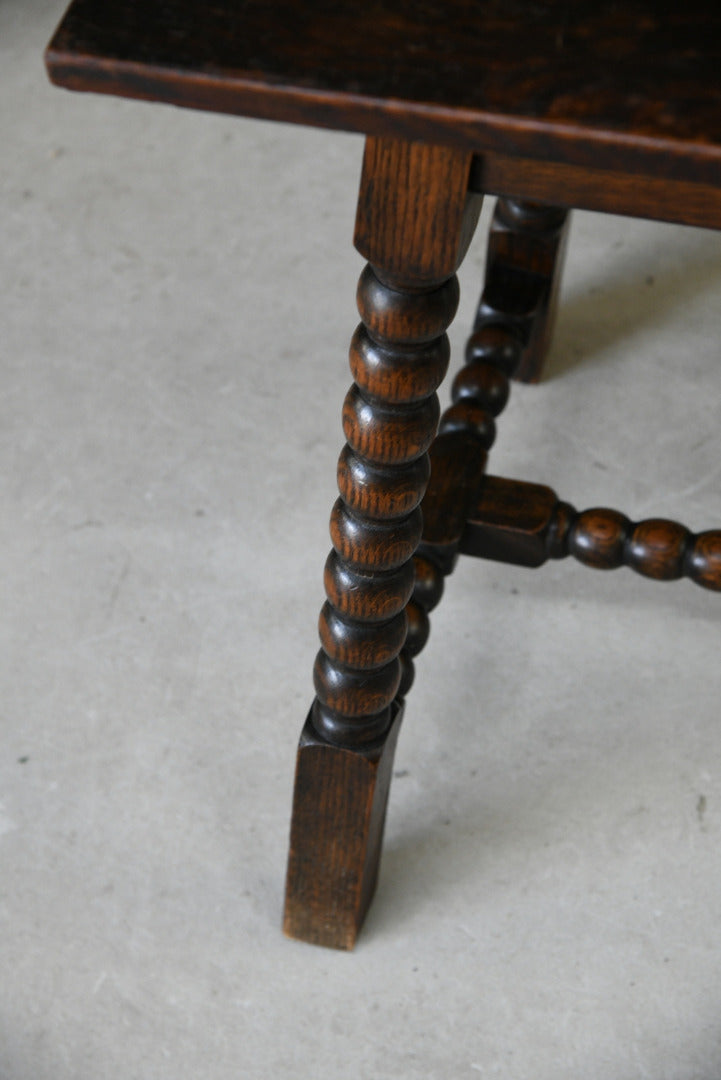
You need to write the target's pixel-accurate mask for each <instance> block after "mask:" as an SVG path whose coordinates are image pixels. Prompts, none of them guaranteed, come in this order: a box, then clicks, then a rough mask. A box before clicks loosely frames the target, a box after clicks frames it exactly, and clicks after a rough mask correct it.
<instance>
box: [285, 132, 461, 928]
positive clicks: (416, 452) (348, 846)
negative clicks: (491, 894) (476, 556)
mask: <svg viewBox="0 0 721 1080" xmlns="http://www.w3.org/2000/svg"><path fill="white" fill-rule="evenodd" d="M470 163H471V155H470V153H468V152H467V151H465V150H448V149H440V150H439V149H438V148H434V147H426V146H421V145H418V146H413V147H409V146H408V145H407V144H405V143H403V142H401V141H398V140H393V139H389V140H377V139H369V140H368V143H367V146H366V155H365V159H364V167H363V175H362V180H361V190H360V195H359V199H358V217H357V223H356V241H357V244H358V246H359V248H360V250H361V252H362V253H363V254H364V255H365V256H366V258H368V259H369V260H370V262H369V264H368V265H367V266H366V268H365V270H364V271H363V273H362V274H361V279H360V282H359V285H358V296H357V298H358V310H359V312H360V316H361V325H360V326H359V327H358V329H357V330H356V332H355V334H354V336H353V340H352V342H351V349H350V366H351V370H352V372H353V375H354V379H355V381H354V383H353V386H352V387H351V389H350V391H349V392H348V395H347V397H346V400H345V404H344V407H343V428H344V432H345V436H346V439H347V443H346V445H345V447H344V448H343V450H342V452H341V455H340V460H339V463H338V474H337V475H338V490H339V495H340V497H339V499H338V500H337V502H336V504H335V507H334V508H333V512H332V515H331V538H332V541H333V550H332V551H331V553H330V555H329V557H328V561H327V563H326V569H325V590H326V597H327V599H326V603H325V604H324V606H323V609H322V611H321V615H320V622H319V629H320V638H321V650H320V652H319V653H318V656H317V658H316V663H315V669H314V682H315V690H316V699H315V702H314V703H313V706H312V709H311V712H310V717H309V721H308V725H307V727H306V730H305V733H304V735H303V738H302V739H301V744H300V746H299V749H298V764H297V772H296V788H295V796H294V809H293V824H292V841H291V855H290V858H289V863H288V877H287V882H286V920H285V926H286V930H287V932H288V933H289V934H291V935H293V936H294V937H301V938H303V939H304V940H308V941H313V942H316V943H321V944H325V945H330V946H335V947H340V948H349V947H350V946H351V945H352V943H353V941H354V939H355V934H356V933H357V931H358V929H359V926H360V922H361V921H362V918H363V915H364V913H365V910H366V907H367V904H368V901H369V899H370V895H371V893H372V890H373V887H374V884H375V876H376V873H377V867H378V860H379V857H380V843H381V836H382V827H380V826H379V822H382V819H383V817H384V815H385V801H386V799H387V795H388V784H389V778H390V766H389V764H388V762H389V760H392V743H393V740H394V738H395V732H396V730H397V724H396V722H395V719H394V718H395V716H396V714H397V711H398V709H399V708H400V696H399V693H400V687H401V681H402V678H403V676H404V673H405V671H406V668H407V665H406V663H405V661H402V660H401V656H400V654H401V649H402V647H403V645H404V643H405V641H406V637H407V628H408V626H409V624H410V625H411V627H412V630H413V633H414V635H415V637H414V640H415V641H416V642H417V641H418V640H419V639H420V636H421V635H422V633H423V629H424V619H425V613H424V612H423V611H415V610H414V609H413V608H412V607H411V610H410V613H409V612H408V610H407V605H408V603H409V601H410V600H411V596H412V592H413V589H414V565H413V561H412V558H413V553H414V551H415V549H416V547H417V545H418V542H419V540H420V537H421V529H422V516H421V512H420V509H419V504H420V501H421V498H422V496H423V493H424V491H425V489H426V485H427V483H428V477H429V460H428V448H429V447H430V445H431V443H432V441H433V439H434V436H435V433H436V428H437V425H438V416H439V412H440V407H439V404H438V398H437V396H436V388H437V387H438V385H439V384H440V382H441V380H442V378H443V376H444V374H445V372H446V368H447V365H448V357H449V345H448V339H447V336H446V328H447V327H448V324H449V323H450V321H451V319H452V318H453V315H454V314H455V310H456V306H457V304H458V282H457V279H456V276H455V270H456V268H457V266H458V264H459V262H460V260H461V258H462V257H463V254H464V251H465V248H466V246H467V243H468V238H469V237H470V235H471V233H472V230H473V227H474V225H475V222H476V219H477V217H478V202H479V199H478V197H477V196H474V195H470V196H469V193H468V174H469V169H470ZM371 263H372V265H371ZM425 623H426V624H427V619H426V620H425ZM394 725H395V726H394Z"/></svg>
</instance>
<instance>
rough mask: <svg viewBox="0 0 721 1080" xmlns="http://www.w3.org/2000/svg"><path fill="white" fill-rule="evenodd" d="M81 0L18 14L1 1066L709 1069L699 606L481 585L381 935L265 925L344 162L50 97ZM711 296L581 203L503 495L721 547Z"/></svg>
mask: <svg viewBox="0 0 721 1080" xmlns="http://www.w3.org/2000/svg"><path fill="white" fill-rule="evenodd" d="M61 11H62V4H59V3H56V2H50V0H23V2H21V0H0V59H1V62H2V73H3V93H2V97H1V98H0V193H1V201H0V238H1V246H0V276H1V281H0V342H1V349H0V365H1V367H0V373H1V379H0V455H1V457H0V486H1V491H0V507H2V510H1V511H0V551H1V552H2V560H1V563H0V566H1V571H0V573H1V579H2V601H1V606H0V635H1V636H0V689H1V694H0V722H1V723H2V744H1V745H2V751H1V752H0V1077H1V1078H2V1080H50V1078H52V1080H98V1078H103V1080H121V1078H122V1080H131V1078H142V1080H150V1078H153V1080H155V1078H166V1077H167V1078H173V1080H183V1078H185V1077H188V1078H189V1077H193V1080H198V1078H200V1077H202V1078H203V1080H228V1078H231V1077H233V1078H237V1077H248V1078H251V1080H255V1078H258V1080H265V1078H274V1080H279V1078H282V1077H286V1076H288V1077H290V1076H293V1077H308V1078H311V1077H312V1078H318V1077H329V1078H330V1077H332V1078H333V1080H346V1078H348V1080H350V1078H351V1077H352V1078H353V1080H357V1078H359V1077H361V1078H368V1080H385V1078H388V1080H416V1078H419V1080H420V1078H424V1080H426V1078H428V1077H431V1078H452V1080H455V1078H458V1080H461V1078H465V1077H468V1078H472V1077H476V1076H484V1077H495V1076H502V1077H504V1078H508V1080H577V1078H578V1077H584V1078H585V1080H638V1078H645V1077H648V1078H653V1080H718V1078H719V1076H721V943H720V941H719V936H720V934H721V888H720V886H721V772H720V769H719V752H720V751H721V730H720V729H719V723H718V721H719V683H720V670H719V669H720V664H719V657H720V650H719V614H720V608H719V598H718V596H716V595H714V594H711V593H705V592H703V591H702V590H700V589H697V588H695V587H694V586H693V585H691V584H690V583H688V582H680V583H676V584H673V585H667V586H660V585H655V584H652V583H649V582H647V581H645V580H642V579H640V578H637V577H634V576H633V575H631V574H630V573H629V572H627V571H619V572H617V573H615V574H608V575H603V574H594V573H592V572H591V571H588V570H585V569H583V568H582V567H580V566H577V565H569V564H568V563H562V564H554V565H553V566H550V567H546V568H544V569H543V570H540V571H536V572H528V571H522V570H513V569H511V568H504V567H500V566H493V565H483V564H480V563H476V562H471V561H467V562H464V563H462V564H461V565H460V566H459V568H458V570H457V572H456V574H455V575H454V577H453V578H452V579H451V580H450V581H449V583H448V586H447V590H446V598H445V600H444V603H443V605H442V606H441V607H440V608H439V609H437V611H436V613H435V614H434V617H433V634H432V637H431V641H430V643H429V645H428V648H427V650H426V652H425V653H424V655H423V658H422V661H421V662H420V664H419V673H418V678H417V684H416V687H415V688H414V691H413V694H412V697H411V698H410V700H409V705H408V710H407V714H406V721H405V728H404V731H403V734H402V738H401V743H400V747H399V752H398V756H397V761H396V778H395V783H394V787H393V791H392V795H391V804H390V810H389V820H388V829H387V843H386V852H385V858H384V863H383V868H382V876H381V881H380V885H379V891H378V895H377V899H376V902H375V905H374V907H373V909H372V911H371V914H370V916H369V919H368V922H367V925H366V928H365V931H364V934H363V936H362V939H361V941H360V943H359V945H358V947H357V949H356V951H355V952H354V953H352V954H335V953H332V952H326V951H323V950H318V949H314V948H312V947H309V946H305V945H302V944H299V943H296V942H291V941H288V940H285V939H284V938H283V937H282V935H281V932H280V917H281V904H282V888H283V876H284V865H285V851H286V839H287V828H288V818H289V805H290V796H291V784H292V773H293V764H294V753H295V743H296V739H297V736H298V733H299V730H300V726H301V723H302V721H303V719H304V716H305V712H306V710H307V707H308V705H309V702H310V696H311V682H310V675H309V672H310V668H311V664H312V659H313V656H314V653H315V651H316V637H315V619H316V614H317V611H318V608H319V606H320V603H321V599H322V588H321V567H322V564H323V561H324V558H325V554H326V550H327V547H328V537H327V524H326V523H327V517H328V511H329V508H330V505H331V503H332V501H333V498H334V493H335V487H334V484H335V481H334V474H335V459H336V456H337V453H338V451H339V449H340V445H341V430H340V422H339V412H340V403H341V400H342V397H343V394H344V392H345V389H346V387H347V385H348V381H349V376H348V372H347V366H346V350H347V342H348V340H349V337H350V334H351V332H352V329H353V327H354V325H355V322H356V318H357V316H356V313H355V308H354V290H355V281H356V279H357V276H358V273H359V272H360V269H361V261H360V259H359V257H358V256H357V255H356V254H355V253H354V251H353V249H352V246H351V234H352V223H353V215H354V200H355V194H356V190H357V177H358V171H359V165H360V158H361V153H362V140H361V139H360V138H358V137H355V136H346V135H338V134H332V133H327V132H312V131H305V130H299V129H291V128H287V127H283V126H271V125H268V124H262V123H257V122H250V121H245V120H236V119H232V118H228V117H214V116H208V115H201V114H196V113H189V112H188V113H183V112H180V111H176V110H173V109H170V108H166V107H162V106H152V105H142V104H137V103H131V102H124V101H116V100H110V99H100V98H94V97H89V96H78V95H70V94H67V93H64V92H62V91H59V90H56V89H53V88H51V87H50V86H49V85H48V84H47V83H46V80H45V77H44V73H43V69H42V63H41V56H42V50H43V47H44V45H45V42H46V40H47V39H48V37H49V35H50V33H51V31H52V29H53V28H54V25H55V23H56V22H57V20H58V19H59V17H60V14H61ZM484 223H487V214H486V216H485V217H484ZM484 231H485V229H484V228H481V230H479V234H478V236H477V238H476V241H475V243H474V246H473V248H472V250H471V252H470V255H469V257H468V259H467V262H466V264H465V266H464V268H463V271H462V279H461V280H462V288H463V293H464V299H463V303H462V308H461V312H460V314H459V318H458V320H457V323H456V324H455V326H454V329H453V344H454V348H455V349H456V355H457V356H460V350H461V349H462V344H463V338H464V334H465V332H466V330H467V328H468V324H469V321H470V319H471V316H472V310H473V303H474V300H475V298H476V295H477V290H478V285H479V282H480V278H481V273H482V266H483V259H484V238H483V233H484ZM720 294H721V237H719V236H718V235H715V234H712V233H706V232H702V231H694V230H689V229H680V228H672V227H669V226H663V225H658V224H651V223H643V222H633V221H624V220H621V219H618V218H610V217H601V216H594V215H588V214H580V213H579V214H577V215H576V217H575V219H574V226H573V232H572V237H571V248H570V255H569V263H568V270H567V274H566V278H565V287H564V294H563V306H562V310H561V315H560V321H559V325H558V330H557V334H556V338H555V343H554V347H553V354H552V357H551V363H550V371H549V375H548V378H547V379H546V380H545V381H544V383H543V384H542V385H540V386H538V387H535V388H530V387H519V388H517V389H516V390H515V391H514V395H513V400H512V402H511V405H510V406H509V409H508V411H507V413H506V414H505V415H504V417H503V420H502V423H501V426H500V437H499V440H498V443H497V446H496V448H494V451H493V459H492V464H493V469H494V471H496V472H499V473H501V474H506V475H511V476H518V477H523V478H526V479H529V480H540V481H543V482H547V483H550V484H551V485H552V486H554V487H555V488H556V490H557V491H558V492H559V493H560V494H561V495H562V496H563V497H564V498H566V499H568V500H569V501H572V502H574V503H575V504H576V505H577V506H579V507H581V506H592V505H611V506H617V507H618V508H619V509H622V510H625V511H626V512H628V513H629V514H630V515H631V516H636V517H642V516H645V515H651V514H653V515H663V516H668V517H676V518H678V519H680V520H682V521H684V522H685V523H686V524H688V525H689V526H691V527H692V528H696V529H703V528H709V527H711V526H713V525H718V524H719V523H720V522H721V495H720V494H719V488H720V484H719V481H720V479H721V464H720V462H721V457H720V454H719V449H720V447H719V427H720V426H721V382H720V381H719V379H720V375H721V372H720V371H719V353H720V350H721V305H719V295H720Z"/></svg>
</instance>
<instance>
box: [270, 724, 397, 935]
mask: <svg viewBox="0 0 721 1080" xmlns="http://www.w3.org/2000/svg"><path fill="white" fill-rule="evenodd" d="M394 708H395V715H394V717H393V721H392V723H391V726H390V728H389V729H388V734H387V735H386V737H385V740H384V742H383V743H382V745H376V746H374V747H373V748H371V749H369V750H347V749H343V748H342V747H337V746H331V745H330V744H328V743H326V742H325V741H324V740H322V739H321V738H320V737H319V736H318V735H317V734H316V732H315V729H314V728H313V726H312V724H311V722H310V719H309V720H307V721H306V725H305V727H304V729H303V733H302V735H301V738H300V743H299V746H298V757H297V763H296V775H295V792H294V796H293V817H292V820H291V834H290V854H289V856H288V877H287V881H286V894H285V916H284V922H283V929H284V931H285V933H286V934H287V935H288V936H289V937H293V938H298V939H300V940H301V941H307V942H310V943H311V944H314V945H324V946H327V947H329V948H333V949H352V948H353V946H354V944H355V940H356V937H357V935H358V931H359V930H360V927H361V925H362V923H363V919H364V917H365V914H366V912H367V910H368V907H369V905H370V902H371V900H372V898H373V893H374V891H375V886H376V881H377V879H378V865H379V862H380V854H381V847H382V843H383V828H384V825H385V817H386V806H387V804H388V792H389V790H390V783H391V775H392V771H393V757H394V754H395V748H396V743H397V741H398V731H399V729H400V725H401V719H402V709H401V708H400V707H398V706H394Z"/></svg>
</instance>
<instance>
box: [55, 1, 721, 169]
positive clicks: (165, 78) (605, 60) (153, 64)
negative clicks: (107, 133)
mask: <svg viewBox="0 0 721 1080" xmlns="http://www.w3.org/2000/svg"><path fill="white" fill-rule="evenodd" d="M47 63H48V67H49V71H50V74H51V77H52V78H53V80H54V81H55V82H57V83H59V84H61V85H65V86H67V87H70V88H73V89H82V90H94V91H102V92H107V93H113V94H120V95H124V96H130V97H139V98H147V99H153V100H164V101H169V102H174V103H176V104H178V105H185V106H190V107H194V108H202V109H211V110H216V111H221V112H232V113H239V114H244V115H248V116H258V117H265V118H271V119H277V120H286V121H292V122H296V123H304V124H312V125H317V126H327V127H333V128H341V129H347V130H355V131H363V132H366V133H370V134H380V135H395V136H399V137H403V138H411V139H412V138H422V139H424V140H425V141H428V142H438V143H452V144H457V145H463V146H464V147H466V148H470V149H473V150H475V151H478V152H485V151H492V152H498V153H501V154H507V155H511V156H513V157H515V156H519V155H520V156H524V157H526V158H531V159H534V158H535V159H542V160H545V161H547V162H564V163H568V164H575V165H580V166H592V167H594V168H599V169H605V168H609V169H613V168H617V169H619V170H621V171H623V172H636V173H640V174H646V175H653V176H657V177H668V178H675V179H678V180H687V181H694V182H696V183H707V184H710V185H712V186H713V185H716V184H721V4H719V3H718V0H685V2H684V3H682V4H671V3H658V2H655V3H654V2H652V0H626V2H625V3H618V2H603V0H601V2H593V3H592V2H590V0H577V2H575V3H569V2H568V0H563V2H562V0H547V2H544V3H539V2H531V0H485V2H484V0H382V2H380V0H364V2H363V3H358V2H357V0H307V2H305V3H296V2H294V0H214V2H212V3H201V2H200V0H142V2H139V0H75V2H74V3H73V4H72V6H71V8H70V10H69V13H68V15H67V17H66V18H65V20H64V22H63V23H62V25H61V27H60V29H59V31H58V33H57V34H56V36H55V38H54V40H53V42H52V44H51V45H50V47H49V50H48V54H47Z"/></svg>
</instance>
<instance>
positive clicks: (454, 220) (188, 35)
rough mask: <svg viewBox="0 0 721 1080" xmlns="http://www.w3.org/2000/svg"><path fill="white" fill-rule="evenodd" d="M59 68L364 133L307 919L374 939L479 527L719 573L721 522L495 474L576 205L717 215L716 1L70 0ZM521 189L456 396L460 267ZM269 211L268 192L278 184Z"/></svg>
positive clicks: (312, 739)
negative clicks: (401, 751) (416, 707)
mask: <svg viewBox="0 0 721 1080" xmlns="http://www.w3.org/2000/svg"><path fill="white" fill-rule="evenodd" d="M47 65H48V69H49V72H50V76H51V78H52V80H53V81H54V82H56V83H58V84H59V85H61V86H65V87H68V88H70V89H74V90H90V91H99V92H102V93H108V94H119V95H123V96H126V97H133V98H142V99H146V100H152V101H165V102H171V103H173V104H175V105H182V106H186V107H189V108H195V109H208V110H214V111H218V112H226V113H236V114H240V115H243V116H252V117H262V118H264V119H271V120H281V121H287V122H293V123H298V124H310V125H316V126H320V127H327V128H338V129H344V130H349V131H356V132H361V133H363V134H364V135H365V136H366V148H365V157H364V162H363V168H362V175H361V181H360V194H359V198H358V211H357V219H356V227H355V244H356V247H357V248H358V250H359V251H360V252H361V254H362V255H363V256H364V257H365V258H366V259H367V260H368V265H367V266H366V268H365V270H364V271H363V273H362V275H361V279H360V283H359V286H358V306H359V309H360V315H361V324H360V326H359V327H358V329H357V330H356V332H355V335H354V336H353V339H352V343H351V348H350V363H351V371H352V375H353V380H354V382H353V385H352V387H351V390H350V391H349V393H348V396H347V397H346V400H345V404H344V407H343V423H344V430H345V435H346V438H347V443H346V446H345V447H344V449H343V451H342V453H341V457H340V461H339V466H338V484H339V489H340V497H339V499H338V501H337V502H336V504H335V506H334V508H333V511H332V516H331V536H332V543H333V549H332V551H331V554H330V556H329V558H328V561H327V563H326V568H325V588H326V594H327V601H326V603H325V605H324V607H323V610H322V612H321V618H320V635H321V643H322V649H321V651H320V653H319V654H318V659H317V661H316V665H315V689H316V698H315V701H314V703H313V706H312V708H311V711H310V715H309V717H308V720H307V722H306V725H305V728H304V730H303V733H302V736H301V741H300V746H299V750H298V762H297V773H296V783H295V798H294V807H293V819H292V826H291V847H290V856H289V863H288V879H287V892H286V914H285V928H286V931H287V932H288V933H289V934H291V935H293V936H296V937H300V938H304V939H306V940H308V941H313V942H318V943H321V944H324V945H331V946H336V947H340V948H348V947H351V946H352V944H353V942H354V940H355V937H356V934H357V931H358V928H359V926H360V924H361V922H362V919H363V916H364V914H365V912H366V909H367V907H368V904H369V902H370V899H371V897H372V894H373V889H374V886H375V881H376V876H377V871H378V861H379V856H380V849H381V841H382V834H383V823H384V818H385V807H386V802H387V796H388V788H389V783H390V775H391V765H392V757H393V750H394V746H395V742H396V738H397V734H398V727H399V724H400V718H401V713H402V709H403V702H404V699H405V696H406V694H407V692H408V689H409V688H410V685H411V682H412V679H413V657H414V656H416V655H417V653H418V652H419V651H420V650H421V648H422V647H423V644H424V642H425V639H426V637H427V633H428V611H429V610H431V609H432V608H433V606H434V605H435V604H436V603H437V602H438V600H439V599H440V596H441V592H442V588H443V578H444V575H445V574H447V573H449V572H450V570H451V569H452V567H453V564H454V561H455V559H456V558H457V556H458V554H459V553H468V554H475V555H481V556H484V557H487V558H494V559H501V560H506V561H509V562H515V563H520V564H522V565H525V566H538V565H540V564H541V563H543V562H544V561H545V560H546V559H548V558H561V557H563V556H565V555H572V556H574V557H575V558H576V559H579V560H580V561H581V562H583V563H585V564H586V565H588V566H593V567H598V568H601V569H612V568H614V567H619V566H622V565H625V566H628V567H631V568H632V569H634V570H635V571H637V572H638V573H641V574H644V575H646V576H647V577H651V578H655V579H658V580H671V579H675V578H679V577H682V576H685V577H688V578H690V579H691V580H692V581H694V582H695V583H696V584H698V585H702V586H704V587H706V588H710V589H717V590H719V589H721V530H718V531H710V532H706V533H701V534H696V535H694V534H692V533H691V532H689V530H687V529H686V528H684V527H683V526H682V525H679V524H677V523H675V522H672V521H666V520H663V519H651V520H646V521H641V522H632V521H630V520H629V519H628V518H626V517H625V516H624V515H622V514H620V513H618V512H616V511H614V510H606V509H594V510H588V511H585V512H582V513H578V512H577V511H576V510H575V509H574V508H573V507H571V506H569V505H568V504H567V503H564V502H561V501H559V500H558V499H557V497H556V496H555V494H554V493H553V492H552V491H551V490H550V489H548V488H545V487H541V486H538V485H532V484H525V483H522V482H519V481H512V480H504V479H501V478H498V477H490V476H487V475H485V465H486V460H487V457H488V451H489V449H490V447H491V444H492V442H493V440H494V435H495V419H496V417H497V416H498V415H499V414H500V412H501V411H502V409H503V407H504V405H505V403H506V400H507V398H508V393H509V379H510V378H512V377H515V378H522V379H524V380H526V381H533V380H534V379H536V378H538V376H539V374H540V370H541V365H542V361H543V356H544V352H545V349H546V346H547V343H548V338H549V334H550V330H551V325H552V316H553V307H554V297H555V294H556V286H557V281H558V277H559V273H560V267H561V263H562V254H563V247H564V241H565V234H566V227H567V210H568V209H569V208H571V207H582V208H587V209H593V210H605V211H610V212H613V213H619V214H629V215H638V216H645V217H650V218H657V219H661V220H665V221H671V222H682V223H686V224H692V225H701V226H708V227H711V228H720V227H721V6H720V5H719V4H718V2H717V0H713V2H711V0H686V2H685V3H684V4H677V5H670V4H658V3H653V2H651V0H627V2H626V3H624V4H618V3H608V2H603V0H601V2H595V3H591V2H589V0H577V2H576V3H572V4H569V3H567V2H565V0H564V2H560V0H549V2H547V3H543V4H538V3H532V2H530V0H477V2H473V0H414V2H410V0H384V2H383V3H379V2H377V0H367V2H365V3H363V4H358V3H356V2H355V0H332V2H331V0H307V2H306V3H303V4H301V3H295V2H293V0H213V2H212V3H201V2H200V0H143V2H142V3H141V2H139V0H75V2H74V3H73V4H72V5H71V7H70V9H69V11H68V13H67V15H66V16H65V18H64V20H63V22H62V23H61V26H60V28H59V29H58V31H57V33H56V35H55V37H54V39H53V41H52V43H51V44H50V46H49V48H48V52H47ZM485 193H493V194H496V195H499V196H501V198H499V201H498V203H497V207H496V211H495V217H494V221H493V225H492V229H491V236H490V242H489V254H488V262H487V270H486V281H485V286H484V290H483V294H482V296H481V301H480V304H479V308H478V314H477V318H476V323H475V326H474V329H473V334H472V336H471V338H470V340H469V343H468V348H467V351H466V361H467V362H466V364H465V366H464V367H463V368H462V369H461V371H460V373H459V374H458V375H457V377H456V379H455V382H454V384H453V390H452V397H453V405H452V406H451V407H450V408H449V409H448V410H447V411H446V413H445V414H444V415H443V416H442V417H441V418H440V423H439V406H438V399H437V397H436V389H437V388H438V386H439V384H440V382H441V380H442V379H443V377H444V375H445V372H446V369H447V366H448V361H449V356H448V339H447V337H446V333H445V332H446V329H447V327H448V325H449V324H450V322H451V320H452V318H453V315H454V313H455V309H456V305H457V300H458V285H457V280H456V276H455V274H456V270H457V269H458V266H459V264H460V262H461V260H462V258H463V256H464V253H465V251H466V249H467V247H468V244H469V242H470V239H471V236H472V234H473V229H474V226H475V224H476V222H477V219H478V213H479V209H480V203H481V199H482V196H483V194H485ZM269 209H270V208H269Z"/></svg>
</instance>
